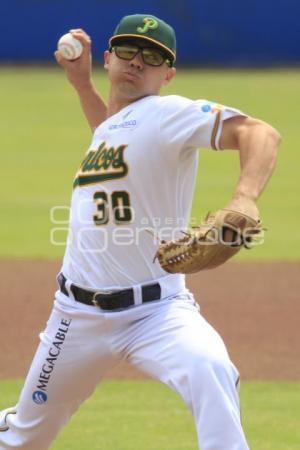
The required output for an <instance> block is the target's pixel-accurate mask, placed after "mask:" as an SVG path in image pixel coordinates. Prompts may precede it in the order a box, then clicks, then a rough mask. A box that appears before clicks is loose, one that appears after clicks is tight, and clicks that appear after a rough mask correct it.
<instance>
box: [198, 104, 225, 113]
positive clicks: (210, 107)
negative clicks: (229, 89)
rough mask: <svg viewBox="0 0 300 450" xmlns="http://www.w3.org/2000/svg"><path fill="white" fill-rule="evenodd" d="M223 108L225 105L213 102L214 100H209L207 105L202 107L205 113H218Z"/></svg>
mask: <svg viewBox="0 0 300 450" xmlns="http://www.w3.org/2000/svg"><path fill="white" fill-rule="evenodd" d="M222 109H224V105H220V104H219V103H213V102H207V103H205V105H203V106H202V107H201V110H202V111H203V112H204V113H209V112H210V113H212V114H216V113H218V112H220V111H221V110H222Z"/></svg>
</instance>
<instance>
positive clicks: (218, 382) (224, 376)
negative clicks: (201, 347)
mask: <svg viewBox="0 0 300 450" xmlns="http://www.w3.org/2000/svg"><path fill="white" fill-rule="evenodd" d="M191 377H192V378H193V382H195V380H196V381H197V384H199V385H202V386H203V389H206V388H207V386H209V387H210V389H211V388H212V387H213V386H216V388H218V389H219V388H220V387H223V388H224V389H225V390H227V389H230V390H231V389H232V388H234V389H235V390H236V384H237V383H238V380H239V374H238V371H237V369H236V368H235V366H234V365H233V364H232V362H231V361H230V359H229V358H213V357H210V356H208V357H207V358H205V359H203V358H199V359H196V360H195V361H194V364H193V369H192V374H191Z"/></svg>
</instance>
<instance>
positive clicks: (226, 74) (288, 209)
mask: <svg viewBox="0 0 300 450" xmlns="http://www.w3.org/2000/svg"><path fill="white" fill-rule="evenodd" d="M94 77H95V80H96V83H97V85H98V86H99V88H100V89H101V91H103V93H104V94H105V96H106V95H107V89H108V83H107V80H106V76H105V74H104V73H103V72H102V71H100V70H98V69H97V70H96V71H95V73H94ZM163 93H165V94H168V93H178V94H181V95H185V96H189V97H191V98H208V99H211V100H215V101H217V102H219V103H224V104H229V105H232V106H235V107H237V108H240V109H242V110H244V111H245V112H247V113H249V114H251V115H254V116H257V117H259V118H263V119H265V120H267V121H270V122H271V123H272V124H273V125H274V126H275V127H277V128H278V129H279V130H280V132H281V134H282V135H283V144H282V150H281V152H280V157H279V164H278V168H277V170H276V173H275V175H274V177H273V179H272V181H271V183H270V185H269V187H268V189H267V190H266V192H265V194H264V195H263V197H262V199H261V200H260V202H259V207H260V209H261V213H262V217H263V219H264V223H265V226H266V227H267V228H268V233H267V239H266V243H265V245H264V246H261V247H259V248H257V249H256V250H255V251H254V250H253V251H251V252H241V254H240V256H239V259H243V258H245V257H246V258H247V260H251V259H254V260H255V259H290V260H293V259H299V257H300V238H299V233H297V230H298V229H299V218H300V195H299V194H300V185H299V175H298V173H299V164H300V151H299V149H298V141H299V124H298V121H299V120H298V109H299V105H298V103H299V101H298V99H299V94H300V77H299V71H297V70H294V71H285V70H278V71H237V72H234V71H209V70H197V71H196V70H195V71H185V70H182V71H180V70H179V73H178V75H177V77H176V79H175V80H174V81H173V82H172V84H170V85H169V87H168V88H167V89H166V90H165V91H164V92H163ZM0 98H1V108H0V123H1V146H0V152H1V166H0V178H1V190H0V203H1V225H0V231H1V247H0V257H2V258H5V257H24V258H26V257H31V258H35V257H42V258H49V257H51V258H56V257H61V256H62V254H63V250H64V249H63V247H61V246H53V245H51V243H50V239H49V235H50V229H51V228H52V227H53V225H52V224H51V221H50V209H51V207H53V206H55V205H68V204H69V200H70V196H71V185H72V179H73V176H74V174H75V171H76V169H77V167H78V165H79V163H80V162H81V159H82V155H83V153H84V152H85V150H86V149H87V146H88V145H89V142H90V138H91V136H90V131H89V128H88V125H87V124H86V122H85V120H84V119H83V117H82V114H81V111H80V107H79V102H78V100H77V98H76V96H75V94H74V93H73V91H72V88H71V87H70V86H69V85H68V83H67V81H66V80H65V79H64V75H63V73H62V71H61V70H60V69H59V68H55V67H53V68H52V67H49V68H39V67H32V68H31V67H24V68H20V67H19V68H9V67H0ZM238 167H239V163H238V155H237V153H236V152H223V153H221V152H219V153H216V152H210V151H203V152H202V158H201V162H200V167H199V177H198V183H197V190H196V195H195V200H194V208H193V216H194V217H196V218H197V219H199V220H200V218H201V217H203V215H204V214H205V213H206V212H207V211H208V210H213V209H215V208H219V207H222V206H223V205H224V204H225V203H226V202H227V201H228V200H229V199H230V196H231V194H232V192H233V188H234V185H235V182H236V180H237V177H238ZM62 234H63V233H62ZM283 234H284V237H283ZM57 237H58V235H57ZM60 237H62V235H61V236H60Z"/></svg>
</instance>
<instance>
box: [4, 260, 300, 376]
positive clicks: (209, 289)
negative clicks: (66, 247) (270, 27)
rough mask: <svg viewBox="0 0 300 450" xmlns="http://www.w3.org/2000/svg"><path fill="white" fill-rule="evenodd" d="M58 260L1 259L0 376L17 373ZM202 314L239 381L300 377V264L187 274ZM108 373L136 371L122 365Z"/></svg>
mask: <svg viewBox="0 0 300 450" xmlns="http://www.w3.org/2000/svg"><path fill="white" fill-rule="evenodd" d="M59 267H60V264H59V263H58V262H48V261H0V270H1V284H0V298H1V315H0V342H1V359H0V378H10V377H17V376H18V377H19V376H24V375H25V373H26V371H27V369H28V366H29V364H30V361H31V358H32V355H33V352H34V349H35V347H36V345H37V343H38V333H39V331H40V330H42V329H43V327H44V325H45V321H46V320H47V317H48V314H49V312H50V310H51V304H52V301H53V293H54V291H55V289H56V282H55V276H56V273H57V272H58V270H59ZM188 286H189V288H190V289H191V290H192V291H193V292H194V294H195V296H196V299H197V301H198V302H199V303H200V305H201V309H202V314H203V315H204V316H205V317H206V318H207V319H208V320H209V322H210V323H211V324H212V325H213V326H214V327H215V328H216V329H217V330H218V331H219V332H220V334H221V335H222V337H223V338H224V340H225V343H226V345H227V347H228V349H229V352H230V354H231V358H232V360H233V361H234V362H235V364H236V365H237V367H238V368H239V370H240V372H241V375H242V377H243V378H246V379H272V380H279V379H284V380H299V379H300V358H299V354H300V339H299V317H300V301H299V299H300V294H299V293H300V263H280V262H278V263H259V264H258V263H257V264H254V263H228V264H226V265H224V266H223V267H221V268H219V269H216V270H214V271H210V272H203V273H201V274H197V275H194V276H192V277H189V278H188ZM111 377H114V378H137V377H138V378H141V377H143V375H142V374H141V373H138V372H136V371H135V370H134V369H132V368H131V367H129V366H127V365H125V364H123V365H121V366H119V367H118V368H117V369H116V370H115V371H114V372H112V373H111Z"/></svg>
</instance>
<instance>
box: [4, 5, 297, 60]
mask: <svg viewBox="0 0 300 450" xmlns="http://www.w3.org/2000/svg"><path fill="white" fill-rule="evenodd" d="M137 12H138V13H151V14H155V15H158V16H160V17H161V18H162V19H165V20H166V21H168V22H169V23H170V24H171V25H173V26H174V28H175V29H176V32H177V40H178V62H179V63H184V64H206V65H212V64H221V65H231V64H234V65H273V64H297V63H299V62H300V25H299V17H300V0H227V1H225V0H201V1H199V0H152V1H150V0H136V1H135V0H132V1H127V2H126V1H124V0H112V1H101V0H0V30H1V44H0V60H2V61H24V60H38V61H46V60H52V59H53V57H52V54H53V51H54V50H55V48H56V43H57V40H58V38H59V37H60V35H62V34H64V33H65V32H67V31H68V30H69V29H70V28H77V27H80V28H84V29H85V30H86V31H87V32H88V33H89V34H90V35H91V37H92V39H93V54H94V59H99V60H102V53H103V51H104V50H105V48H106V45H107V41H108V38H109V37H110V35H111V33H112V31H113V30H114V28H115V26H116V24H117V22H118V21H119V19H120V18H121V17H122V16H123V15H126V14H132V13H137Z"/></svg>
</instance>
